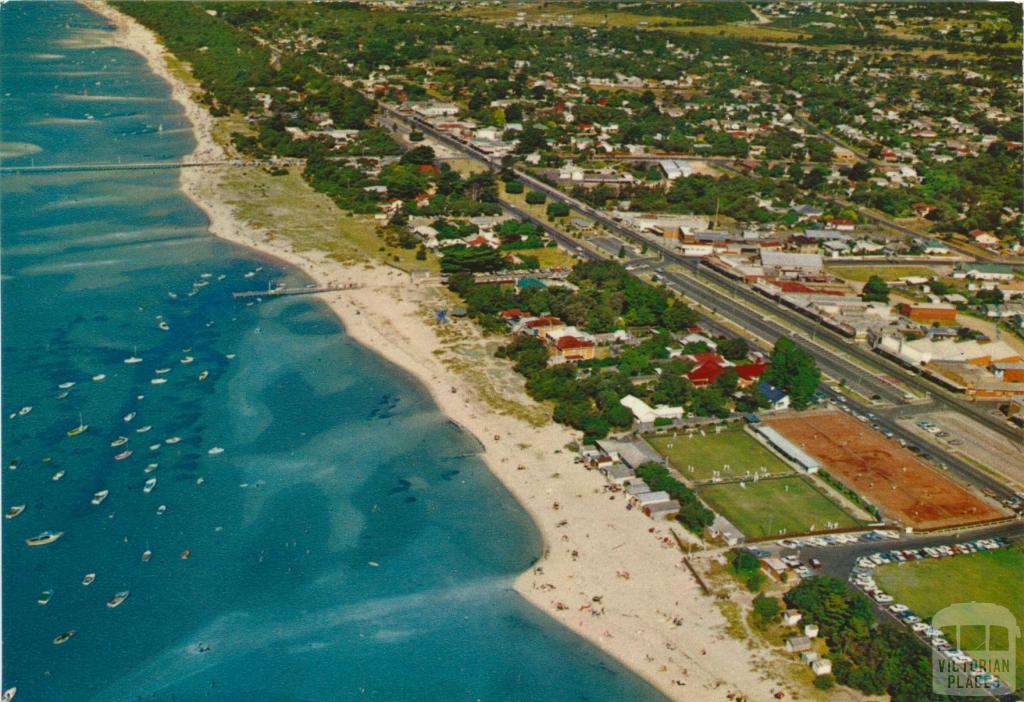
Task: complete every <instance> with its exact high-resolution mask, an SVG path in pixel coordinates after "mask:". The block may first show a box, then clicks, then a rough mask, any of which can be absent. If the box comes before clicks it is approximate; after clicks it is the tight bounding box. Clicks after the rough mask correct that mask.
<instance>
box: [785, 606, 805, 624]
mask: <svg viewBox="0 0 1024 702" xmlns="http://www.w3.org/2000/svg"><path fill="white" fill-rule="evenodd" d="M803 618H804V615H803V614H802V613H801V612H800V611H799V610H795V609H787V610H786V611H785V612H783V613H782V623H783V625H784V626H796V625H797V624H798V623H799V622H800V620H801V619H803Z"/></svg>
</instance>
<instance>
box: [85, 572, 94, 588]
mask: <svg viewBox="0 0 1024 702" xmlns="http://www.w3.org/2000/svg"><path fill="white" fill-rule="evenodd" d="M95 580H96V573H86V574H85V577H84V578H82V585H84V586H85V587H89V586H90V585H92V584H93V582H94V581H95Z"/></svg>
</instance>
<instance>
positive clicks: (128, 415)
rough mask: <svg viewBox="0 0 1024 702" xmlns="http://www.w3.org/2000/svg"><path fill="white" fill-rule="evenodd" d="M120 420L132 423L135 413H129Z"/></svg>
mask: <svg viewBox="0 0 1024 702" xmlns="http://www.w3.org/2000/svg"><path fill="white" fill-rule="evenodd" d="M122 419H124V421H126V422H130V421H132V420H133V419H135V412H129V413H128V414H126V415H125V416H124V417H122Z"/></svg>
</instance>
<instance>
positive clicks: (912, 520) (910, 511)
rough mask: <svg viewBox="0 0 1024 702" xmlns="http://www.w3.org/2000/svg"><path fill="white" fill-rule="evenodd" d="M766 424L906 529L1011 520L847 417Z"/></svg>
mask: <svg viewBox="0 0 1024 702" xmlns="http://www.w3.org/2000/svg"><path fill="white" fill-rule="evenodd" d="M765 423H766V424H768V426H770V427H773V428H774V429H775V430H776V431H778V432H779V433H780V434H782V435H783V436H785V437H786V438H787V439H789V440H790V441H792V442H793V443H795V444H796V445H797V446H799V447H800V448H802V449H803V450H804V451H806V452H807V453H809V454H811V455H812V456H814V457H815V458H817V459H818V460H819V461H821V463H822V465H823V466H825V467H826V470H828V472H829V473H831V474H832V475H833V476H835V477H836V478H837V479H839V480H841V481H842V482H843V483H844V484H845V485H846V486H847V487H849V488H851V489H852V490H854V491H855V492H857V493H859V494H861V495H863V496H864V497H865V498H866V499H867V500H868V501H870V502H871V503H872V504H874V505H876V506H877V507H878V508H879V509H880V510H882V514H883V515H885V516H886V517H888V518H891V519H897V520H899V521H900V522H902V523H904V524H906V525H907V526H912V527H914V528H915V529H939V528H942V527H948V526H960V525H965V524H977V523H980V522H988V521H993V520H996V519H1001V518H1003V517H1006V516H1007V514H1006V513H1005V512H1004V511H1003V510H1002V509H1001V508H998V507H996V506H995V505H992V504H990V503H988V502H987V501H985V500H984V499H982V498H981V497H978V496H975V495H974V494H973V493H971V492H970V491H968V490H967V489H966V488H964V487H962V486H960V485H958V484H957V483H955V482H953V481H952V480H950V479H949V478H947V477H946V476H944V475H942V473H941V472H940V471H938V470H937V469H933V468H930V467H929V466H928V465H926V464H925V463H923V462H922V461H921V460H919V459H918V458H917V457H916V456H915V455H914V454H913V453H911V452H910V451H908V450H907V449H905V448H903V447H902V446H900V445H899V444H897V443H896V442H894V441H890V440H889V439H886V438H885V437H884V436H883V435H882V434H880V433H878V432H877V431H875V430H874V429H872V428H871V427H868V426H865V425H864V424H863V423H862V422H859V421H857V420H856V419H854V418H853V417H851V416H849V415H847V414H845V413H843V412H836V411H826V412H806V413H802V414H799V415H790V416H787V417H780V418H777V419H769V420H767V421H766V422H765Z"/></svg>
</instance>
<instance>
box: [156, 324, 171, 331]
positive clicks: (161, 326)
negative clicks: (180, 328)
mask: <svg viewBox="0 0 1024 702" xmlns="http://www.w3.org/2000/svg"><path fill="white" fill-rule="evenodd" d="M157 326H158V327H160V328H161V329H163V330H164V331H168V330H169V329H170V328H171V327H170V325H169V324H167V322H160V324H158V325H157Z"/></svg>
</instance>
